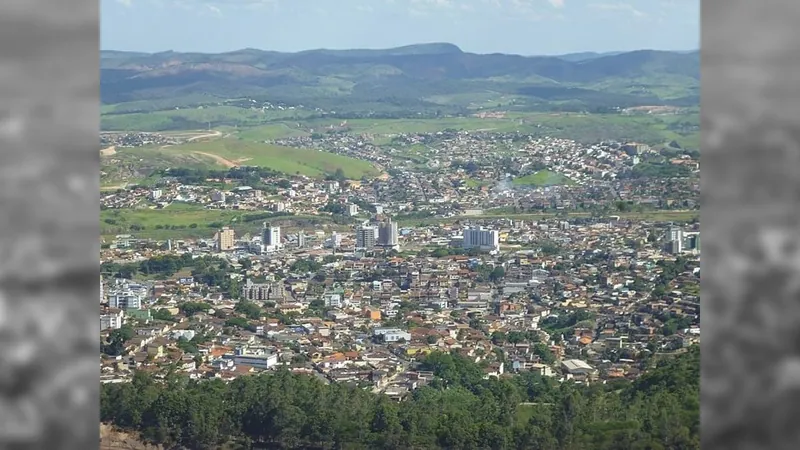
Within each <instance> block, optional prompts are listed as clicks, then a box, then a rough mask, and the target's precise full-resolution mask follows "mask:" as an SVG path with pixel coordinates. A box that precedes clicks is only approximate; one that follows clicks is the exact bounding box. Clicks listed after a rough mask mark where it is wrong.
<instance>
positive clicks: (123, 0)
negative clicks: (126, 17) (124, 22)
mask: <svg viewBox="0 0 800 450" xmlns="http://www.w3.org/2000/svg"><path fill="white" fill-rule="evenodd" d="M117 3H119V4H120V5H122V6H124V7H126V8H130V7H131V5H132V4H133V1H132V0H117Z"/></svg>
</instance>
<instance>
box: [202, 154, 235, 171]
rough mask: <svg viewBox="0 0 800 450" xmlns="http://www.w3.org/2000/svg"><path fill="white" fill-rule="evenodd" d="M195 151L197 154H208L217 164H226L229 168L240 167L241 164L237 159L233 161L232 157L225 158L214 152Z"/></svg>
mask: <svg viewBox="0 0 800 450" xmlns="http://www.w3.org/2000/svg"><path fill="white" fill-rule="evenodd" d="M194 153H195V154H197V155H203V156H207V157H209V158H211V159H213V160H214V161H215V162H216V163H217V164H220V165H222V166H225V167H226V168H228V169H230V168H232V167H238V166H239V163H237V162H235V161H231V160H230V159H225V158H223V157H221V156H219V155H215V154H213V153H206V152H194Z"/></svg>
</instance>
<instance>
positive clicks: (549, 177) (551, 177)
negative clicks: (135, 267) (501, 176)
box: [512, 170, 574, 186]
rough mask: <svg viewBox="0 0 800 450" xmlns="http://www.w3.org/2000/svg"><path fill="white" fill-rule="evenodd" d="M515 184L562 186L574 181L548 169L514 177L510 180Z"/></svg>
mask: <svg viewBox="0 0 800 450" xmlns="http://www.w3.org/2000/svg"><path fill="white" fill-rule="evenodd" d="M512 183H513V184H514V185H517V186H559V185H560V186H563V185H570V184H574V181H572V180H571V179H569V178H567V177H565V176H564V175H561V174H560V173H556V172H551V171H549V170H540V171H538V172H536V173H532V174H530V175H525V176H524V177H519V178H514V180H513V181H512Z"/></svg>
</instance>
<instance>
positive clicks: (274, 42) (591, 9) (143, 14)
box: [100, 0, 700, 55]
mask: <svg viewBox="0 0 800 450" xmlns="http://www.w3.org/2000/svg"><path fill="white" fill-rule="evenodd" d="M100 35H101V48H102V49H103V50H127V51H142V52H160V51H166V50H173V51H179V52H189V51H190V52H204V53H218V52H225V51H232V50H239V49H243V48H257V49H261V50H276V51H289V52H294V51H301V50H310V49H319V48H326V49H353V48H360V49H363V48H391V47H399V46H403V45H410V44H420V43H430V42H448V43H452V44H455V45H457V46H459V47H460V48H461V49H462V50H463V51H466V52H472V53H510V54H519V55H554V54H566V53H576V52H587V51H594V52H606V51H630V50H641V49H654V50H695V49H698V48H699V46H700V45H699V42H700V0H621V1H614V0H101V33H100Z"/></svg>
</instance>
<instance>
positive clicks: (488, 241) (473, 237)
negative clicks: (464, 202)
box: [463, 228, 500, 252]
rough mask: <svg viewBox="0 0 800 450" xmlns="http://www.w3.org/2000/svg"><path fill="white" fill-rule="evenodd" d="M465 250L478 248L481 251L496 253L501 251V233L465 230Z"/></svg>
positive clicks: (477, 229) (478, 229)
mask: <svg viewBox="0 0 800 450" xmlns="http://www.w3.org/2000/svg"><path fill="white" fill-rule="evenodd" d="M463 247H464V248H465V249H470V248H477V249H479V250H484V251H487V250H488V251H490V252H496V251H499V250H500V233H498V232H497V231H496V230H485V229H483V228H468V229H466V230H464V245H463Z"/></svg>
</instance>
